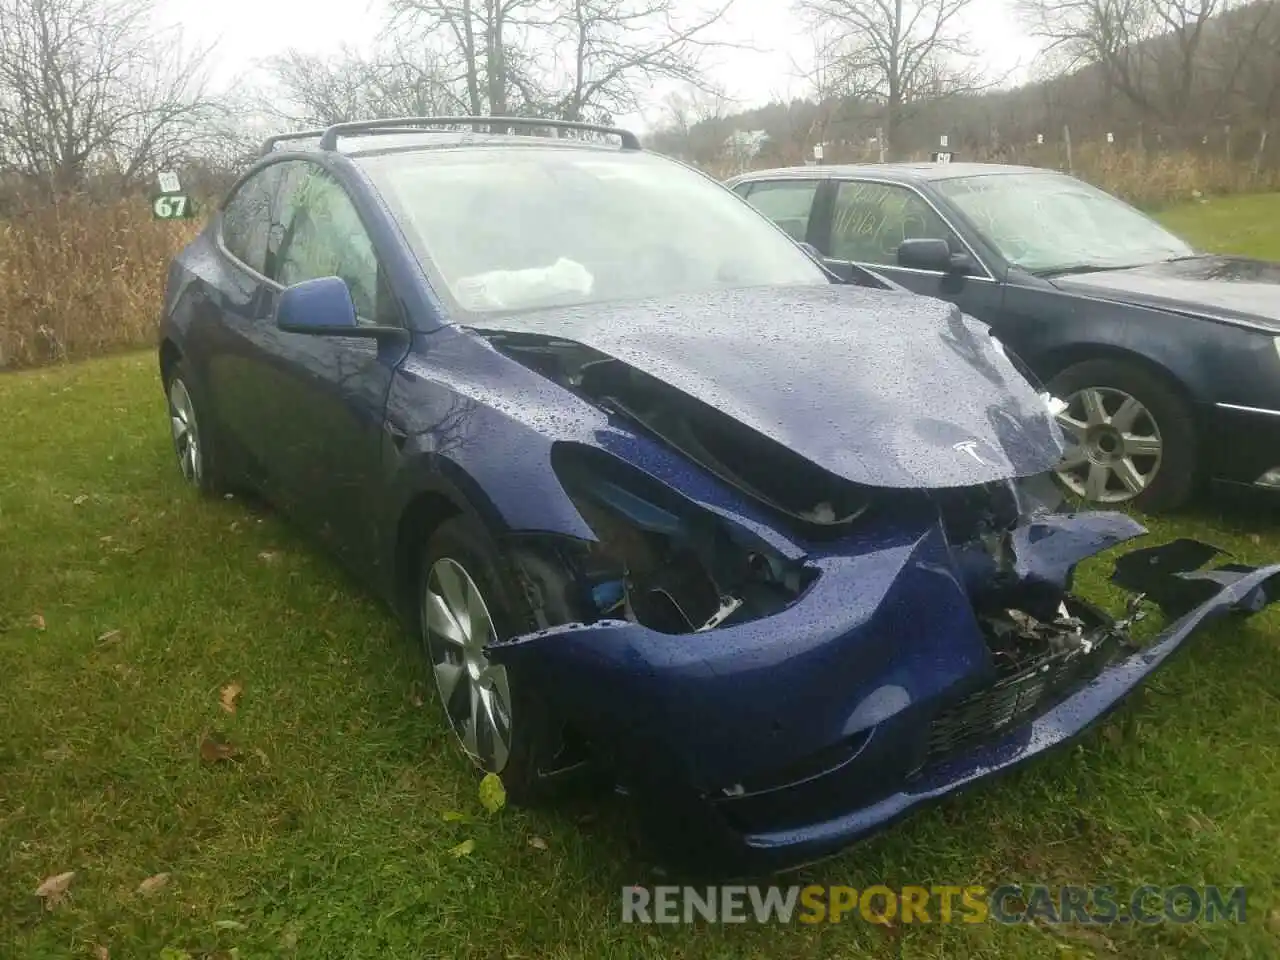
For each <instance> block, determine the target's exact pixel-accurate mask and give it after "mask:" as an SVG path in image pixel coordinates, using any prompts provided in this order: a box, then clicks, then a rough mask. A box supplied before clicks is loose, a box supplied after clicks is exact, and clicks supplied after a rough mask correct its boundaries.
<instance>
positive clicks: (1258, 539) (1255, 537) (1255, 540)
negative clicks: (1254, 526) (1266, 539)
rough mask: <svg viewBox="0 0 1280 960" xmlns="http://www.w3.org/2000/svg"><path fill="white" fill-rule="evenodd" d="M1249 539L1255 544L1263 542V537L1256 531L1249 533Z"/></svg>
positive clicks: (1258, 544)
mask: <svg viewBox="0 0 1280 960" xmlns="http://www.w3.org/2000/svg"><path fill="white" fill-rule="evenodd" d="M1249 539H1250V540H1251V541H1252V542H1253V544H1254V545H1255V546H1260V545H1261V544H1262V537H1260V536H1258V535H1257V534H1256V533H1251V534H1249Z"/></svg>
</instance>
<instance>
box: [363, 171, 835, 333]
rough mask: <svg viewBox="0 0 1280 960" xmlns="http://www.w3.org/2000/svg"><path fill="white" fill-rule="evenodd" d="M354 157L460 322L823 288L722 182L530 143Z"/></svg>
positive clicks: (799, 254)
mask: <svg viewBox="0 0 1280 960" xmlns="http://www.w3.org/2000/svg"><path fill="white" fill-rule="evenodd" d="M358 162H359V163H360V164H361V165H362V166H363V167H364V168H365V170H366V172H367V173H368V174H369V176H370V178H371V179H372V180H373V182H374V184H375V185H376V187H377V188H378V190H379V192H380V193H381V194H382V195H383V198H384V199H385V200H386V202H387V205H388V206H389V207H390V208H391V210H392V212H393V214H394V216H395V217H396V219H397V221H398V222H399V225H400V227H401V229H402V230H403V231H404V234H405V236H406V237H407V238H408V240H409V243H410V246H411V247H412V248H413V250H414V253H415V254H416V255H417V256H418V258H419V259H420V260H421V261H422V262H423V265H424V267H425V268H426V269H427V271H428V272H429V273H430V274H431V275H432V280H433V282H434V283H436V284H437V285H438V286H439V287H441V288H442V292H443V293H445V294H446V295H447V296H448V297H449V298H450V299H451V300H452V302H453V305H454V306H455V307H456V308H457V309H460V310H461V311H463V312H466V313H478V314H483V313H490V312H500V311H507V310H517V309H528V308H534V307H551V306H561V305H568V304H576V303H598V302H603V301H606V300H629V299H642V298H649V297H666V296H671V295H677V294H681V293H696V292H703V291H710V290H715V289H737V288H744V287H756V286H769V285H781V284H825V283H828V282H829V280H828V278H827V277H826V275H825V274H824V273H823V272H822V270H821V269H820V268H819V267H818V266H817V265H816V264H815V263H814V262H813V261H812V260H811V259H810V258H809V257H808V256H807V255H806V254H805V253H804V252H803V251H802V250H801V249H800V248H799V247H798V246H796V245H795V244H794V243H792V242H791V241H790V240H788V239H787V238H786V237H785V236H783V235H782V234H781V233H779V232H778V230H776V229H775V228H774V227H773V226H772V225H770V223H769V222H768V221H767V220H766V219H765V218H764V217H762V216H760V214H758V213H757V212H756V211H754V210H752V209H751V207H750V206H749V205H747V204H744V203H742V202H741V201H740V200H739V199H738V198H736V197H734V196H733V194H732V193H731V192H730V191H729V190H728V189H726V188H725V187H724V186H722V185H721V184H719V183H716V182H715V181H713V180H710V179H708V178H707V177H705V176H703V175H701V174H699V173H697V172H695V171H693V170H690V169H688V168H686V167H684V166H682V165H680V164H678V163H675V162H674V161H670V160H666V159H664V158H662V157H658V156H656V155H654V154H650V153H639V152H634V153H633V152H629V151H619V152H612V151H609V152H606V151H595V150H592V151H586V150H573V149H565V148H555V147H533V146H530V147H520V148H518V149H504V150H496V149H495V150H481V149H476V150H459V151H448V152H445V151H440V152H437V153H434V154H431V155H427V154H424V153H419V152H415V153H387V154H383V155H380V156H369V157H364V158H360V159H359V160H358Z"/></svg>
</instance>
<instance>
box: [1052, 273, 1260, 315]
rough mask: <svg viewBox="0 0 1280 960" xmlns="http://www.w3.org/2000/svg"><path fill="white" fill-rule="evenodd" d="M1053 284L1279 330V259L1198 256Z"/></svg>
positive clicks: (1110, 298)
mask: <svg viewBox="0 0 1280 960" xmlns="http://www.w3.org/2000/svg"><path fill="white" fill-rule="evenodd" d="M1053 284H1054V286H1056V287H1058V288H1059V289H1060V290H1066V291H1069V292H1071V293H1081V294H1084V295H1086V296H1091V297H1102V298H1105V299H1107V300H1122V301H1124V302H1125V303H1136V304H1140V305H1142V306H1148V307H1155V308H1156V309H1160V310H1174V311H1177V312H1178V313H1190V314H1195V315H1198V316H1207V317H1216V318H1219V319H1223V320H1236V321H1245V322H1248V323H1251V324H1258V325H1262V326H1267V327H1273V328H1274V329H1276V331H1277V332H1280V264H1276V263H1268V262H1266V261H1264V260H1248V259H1245V258H1243V257H1212V256H1204V257H1196V258H1194V259H1192V260H1173V261H1169V262H1167V263H1153V264H1148V265H1146V266H1142V267H1131V268H1130V269H1127V270H1106V271H1099V272H1097V273H1082V274H1076V275H1074V276H1066V277H1057V278H1055V279H1054V280H1053Z"/></svg>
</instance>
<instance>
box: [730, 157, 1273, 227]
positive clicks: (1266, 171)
mask: <svg viewBox="0 0 1280 960" xmlns="http://www.w3.org/2000/svg"><path fill="white" fill-rule="evenodd" d="M1277 146H1280V144H1278V145H1277ZM953 153H954V156H955V158H956V159H957V160H976V161H984V162H993V163H1016V164H1025V165H1027V166H1032V167H1045V168H1048V169H1054V170H1062V171H1063V172H1067V171H1068V170H1069V171H1070V172H1071V173H1073V174H1074V175H1075V176H1077V177H1079V178H1080V179H1082V180H1085V181H1088V182H1089V183H1092V184H1095V185H1096V186H1099V187H1101V188H1102V189H1104V190H1106V191H1108V192H1110V193H1114V194H1115V195H1116V196H1118V197H1122V198H1124V199H1125V200H1128V201H1129V202H1130V203H1132V204H1134V205H1136V206H1138V207H1141V208H1143V209H1146V210H1158V209H1160V208H1161V207H1166V206H1170V205H1172V204H1176V203H1188V202H1190V201H1192V200H1196V199H1199V198H1200V197H1202V196H1208V195H1212V194H1227V193H1255V192H1262V191H1268V190H1280V169H1277V168H1275V167H1274V166H1271V165H1270V163H1273V162H1274V155H1272V156H1271V157H1269V158H1261V157H1259V158H1254V157H1245V158H1240V159H1231V158H1228V157H1227V156H1225V155H1224V154H1222V153H1212V152H1208V151H1206V152H1204V153H1201V152H1197V151H1192V150H1156V149H1149V150H1148V149H1141V148H1137V147H1119V146H1115V145H1112V144H1106V143H1081V144H1077V145H1076V146H1075V147H1074V149H1073V150H1072V152H1071V156H1070V161H1068V156H1067V151H1066V148H1065V146H1064V145H1062V144H1043V145H1035V144H1032V145H1028V146H1023V147H1016V146H1013V147H1011V146H1008V145H1006V146H1004V147H1001V148H1000V149H999V150H994V149H990V148H985V147H984V148H972V147H965V146H960V147H957V148H953ZM790 154H794V155H789V154H788V153H787V152H785V151H784V152H783V155H782V162H781V163H778V162H777V161H778V160H779V158H778V156H776V155H775V156H774V157H772V158H771V159H770V160H768V161H761V163H759V164H753V165H752V166H755V167H760V166H764V167H772V166H778V165H786V164H798V163H801V162H802V160H801V159H800V157H799V154H798V152H796V151H791V152H790ZM907 159H910V160H917V161H920V160H928V159H929V154H928V153H924V152H922V153H917V154H914V155H912V156H911V157H909V158H907ZM1263 159H1268V160H1269V161H1270V163H1263V162H1259V161H1262V160H1263ZM877 160H878V154H877V153H875V152H874V151H868V150H862V149H858V148H850V147H842V146H839V145H837V146H830V147H828V148H827V151H826V158H825V160H824V162H825V163H829V164H839V163H874V162H876V161H877ZM708 172H710V173H713V174H714V175H716V176H720V177H722V178H727V177H729V176H731V175H732V174H734V173H736V172H738V170H737V169H736V168H733V167H732V164H730V163H726V162H720V163H717V164H712V165H710V166H709V167H708Z"/></svg>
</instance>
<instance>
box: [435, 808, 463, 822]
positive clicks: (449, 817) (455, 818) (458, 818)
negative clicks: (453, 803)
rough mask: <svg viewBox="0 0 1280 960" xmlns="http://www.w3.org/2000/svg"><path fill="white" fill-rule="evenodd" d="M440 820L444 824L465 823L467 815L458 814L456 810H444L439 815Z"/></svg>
mask: <svg viewBox="0 0 1280 960" xmlns="http://www.w3.org/2000/svg"><path fill="white" fill-rule="evenodd" d="M440 819H441V820H443V821H444V822H445V823H466V822H467V815H466V814H465V813H459V812H458V811H457V810H446V811H445V812H444V813H442V814H440Z"/></svg>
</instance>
